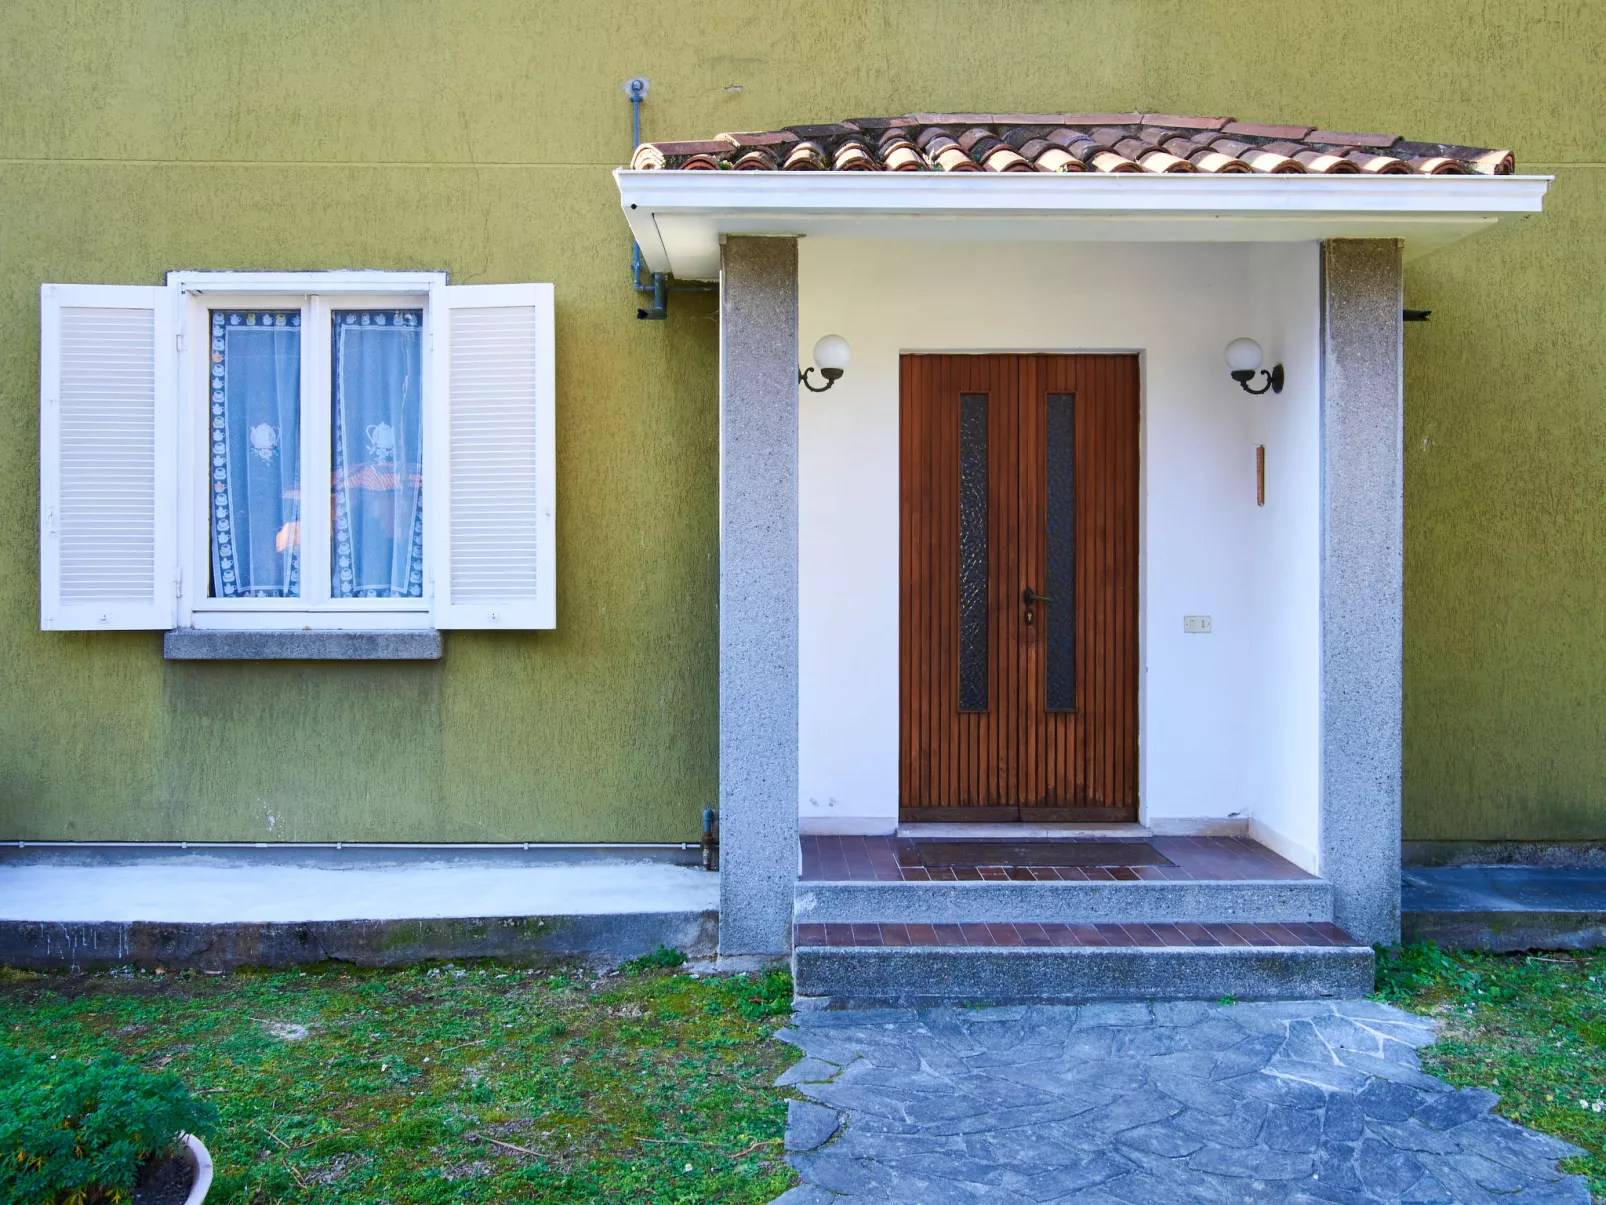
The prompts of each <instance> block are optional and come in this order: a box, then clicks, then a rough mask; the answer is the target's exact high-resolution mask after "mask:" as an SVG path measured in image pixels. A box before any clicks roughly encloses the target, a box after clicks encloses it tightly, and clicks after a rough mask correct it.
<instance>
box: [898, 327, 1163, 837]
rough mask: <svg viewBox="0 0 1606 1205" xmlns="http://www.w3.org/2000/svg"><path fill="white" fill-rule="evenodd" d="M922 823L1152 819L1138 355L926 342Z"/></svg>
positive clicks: (905, 792)
mask: <svg viewBox="0 0 1606 1205" xmlns="http://www.w3.org/2000/svg"><path fill="white" fill-rule="evenodd" d="M900 378H901V379H900V394H901V423H902V430H901V436H900V445H901V447H900V459H901V464H902V468H901V474H900V477H901V480H900V490H901V501H900V509H901V529H902V530H901V536H900V558H901V563H900V578H901V590H900V593H901V598H900V604H899V605H900V614H899V643H900V648H899V671H900V674H901V682H900V695H901V712H902V715H901V722H900V725H899V728H900V733H899V745H900V749H899V752H900V765H899V777H900V786H899V792H900V799H899V812H900V816H901V818H902V819H904V820H926V821H944V820H1016V819H1019V820H1041V821H1089V820H1110V821H1116V820H1136V819H1137V804H1138V782H1137V767H1138V759H1137V750H1138V706H1137V701H1138V628H1137V620H1138V366H1137V357H1136V356H1129V355H1126V356H1121V355H1107V356H1106V355H1088V356H1049V355H1041V356H1039V355H978V356H964V355H942V356H938V355H907V356H904V357H903V359H902V364H901V372H900Z"/></svg>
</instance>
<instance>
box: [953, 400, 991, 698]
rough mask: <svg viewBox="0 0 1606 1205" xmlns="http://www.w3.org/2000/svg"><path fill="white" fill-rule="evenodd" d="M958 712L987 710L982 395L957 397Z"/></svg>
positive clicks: (984, 406)
mask: <svg viewBox="0 0 1606 1205" xmlns="http://www.w3.org/2000/svg"><path fill="white" fill-rule="evenodd" d="M959 709H960V710H961V711H986V710H987V395H986V394H985V393H962V394H960V395H959Z"/></svg>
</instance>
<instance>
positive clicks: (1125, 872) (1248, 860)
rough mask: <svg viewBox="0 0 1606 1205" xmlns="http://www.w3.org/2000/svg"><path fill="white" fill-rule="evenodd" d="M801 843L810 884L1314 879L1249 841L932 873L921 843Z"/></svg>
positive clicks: (1197, 841)
mask: <svg viewBox="0 0 1606 1205" xmlns="http://www.w3.org/2000/svg"><path fill="white" fill-rule="evenodd" d="M800 840H801V842H802V848H803V871H802V874H801V876H800V877H801V878H802V879H803V880H804V881H806V882H890V883H898V882H904V883H953V882H966V881H977V880H986V879H992V880H1011V879H1013V880H1017V881H1022V882H1034V881H1035V882H1062V883H1067V882H1072V883H1086V882H1117V881H1121V880H1126V881H1132V880H1141V879H1151V880H1156V881H1171V882H1177V881H1188V880H1215V881H1219V880H1225V879H1309V878H1313V877H1315V876H1313V875H1310V874H1307V873H1306V872H1305V871H1303V870H1301V869H1300V868H1299V867H1297V866H1295V865H1294V864H1293V863H1292V862H1290V861H1288V860H1287V859H1286V858H1281V857H1278V856H1277V855H1276V854H1274V853H1272V852H1271V850H1269V849H1267V848H1266V847H1265V846H1264V845H1261V844H1259V843H1257V842H1254V841H1250V840H1248V839H1246V838H1242V837H1150V838H1147V839H1146V840H1147V843H1148V844H1150V845H1153V846H1154V848H1155V849H1157V850H1159V851H1160V852H1161V853H1162V854H1164V855H1165V856H1166V857H1167V858H1169V859H1171V861H1173V862H1175V863H1176V865H1175V866H1109V867H1100V866H982V867H966V866H932V867H926V866H922V865H920V858H919V855H918V853H917V852H916V851H915V843H914V840H913V839H912V838H909V837H814V836H804V837H802V838H800ZM1000 844H1001V845H1002V844H1007V843H1003V842H1001V843H1000ZM1123 944H1124V943H1123ZM1161 944H1167V943H1161ZM1274 944H1276V943H1274Z"/></svg>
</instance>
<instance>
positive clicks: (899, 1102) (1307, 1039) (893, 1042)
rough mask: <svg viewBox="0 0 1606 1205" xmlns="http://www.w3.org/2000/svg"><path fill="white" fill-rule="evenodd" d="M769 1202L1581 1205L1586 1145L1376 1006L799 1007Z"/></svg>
mask: <svg viewBox="0 0 1606 1205" xmlns="http://www.w3.org/2000/svg"><path fill="white" fill-rule="evenodd" d="M776 1036H777V1037H778V1038H780V1039H781V1040H782V1041H785V1042H789V1043H790V1044H792V1045H793V1046H795V1047H797V1048H798V1049H799V1050H800V1051H802V1052H803V1054H804V1056H805V1057H804V1058H803V1059H802V1061H801V1062H799V1063H797V1064H796V1065H795V1066H793V1067H792V1068H790V1069H789V1070H788V1071H787V1072H786V1073H785V1074H784V1075H782V1076H781V1078H780V1079H779V1080H778V1081H777V1082H778V1083H779V1084H781V1085H784V1086H790V1087H792V1088H793V1089H794V1090H795V1091H797V1092H798V1093H799V1094H800V1095H802V1096H804V1097H806V1098H808V1099H806V1100H795V1101H793V1102H792V1103H791V1105H790V1112H789V1116H788V1119H787V1132H786V1145H787V1150H788V1151H789V1152H790V1154H789V1156H788V1157H789V1159H790V1161H791V1163H792V1166H793V1167H795V1168H796V1169H797V1171H798V1173H799V1174H800V1175H801V1176H802V1178H803V1181H804V1183H803V1184H802V1185H801V1186H799V1187H797V1188H794V1189H792V1190H791V1191H790V1192H788V1193H786V1194H785V1195H783V1196H782V1197H780V1198H778V1200H777V1202H776V1205H837V1203H840V1205H847V1203H848V1202H860V1201H863V1202H908V1203H909V1205H948V1203H949V1202H963V1203H965V1205H976V1203H982V1202H985V1203H988V1205H991V1203H993V1202H999V1203H1014V1202H1020V1203H1022V1205H1026V1203H1035V1202H1064V1203H1066V1205H1070V1203H1072V1202H1074V1203H1076V1205H1133V1203H1139V1202H1141V1203H1143V1205H1157V1203H1163V1205H1172V1203H1178V1205H1180V1203H1186V1202H1212V1203H1214V1202H1222V1203H1225V1202H1233V1203H1238V1202H1253V1203H1254V1205H1260V1203H1262V1202H1280V1203H1288V1205H1295V1203H1305V1205H1315V1203H1317V1202H1322V1203H1335V1202H1336V1203H1339V1205H1348V1203H1351V1202H1353V1203H1356V1205H1360V1203H1363V1202H1364V1203H1368V1205H1370V1203H1371V1202H1401V1203H1409V1205H1428V1203H1430V1202H1458V1203H1463V1205H1479V1203H1482V1202H1489V1203H1491V1205H1495V1203H1499V1205H1540V1203H1543V1205H1553V1203H1559V1202H1566V1203H1568V1205H1588V1203H1589V1200H1590V1196H1589V1189H1588V1186H1587V1183H1586V1181H1585V1180H1584V1178H1583V1177H1581V1176H1567V1175H1563V1174H1562V1173H1561V1172H1559V1171H1558V1170H1557V1169H1556V1161H1557V1160H1558V1159H1563V1158H1568V1157H1571V1156H1574V1155H1579V1154H1582V1153H1583V1152H1582V1151H1580V1150H1578V1149H1577V1148H1576V1147H1573V1146H1570V1145H1569V1144H1567V1143H1565V1142H1561V1141H1559V1140H1558V1139H1555V1138H1550V1137H1548V1136H1546V1135H1543V1134H1538V1133H1535V1132H1534V1131H1532V1130H1528V1129H1525V1128H1523V1127H1522V1126H1519V1125H1516V1124H1514V1123H1512V1122H1509V1121H1506V1120H1505V1119H1503V1118H1500V1117H1496V1116H1494V1115H1492V1114H1491V1113H1490V1112H1489V1109H1490V1107H1491V1106H1492V1105H1494V1103H1495V1102H1496V1101H1497V1100H1498V1099H1499V1098H1498V1097H1497V1096H1496V1095H1495V1094H1494V1093H1492V1092H1486V1091H1483V1090H1481V1089H1476V1088H1468V1089H1460V1090H1457V1089H1454V1088H1451V1087H1450V1086H1449V1085H1448V1084H1446V1083H1444V1082H1443V1081H1442V1080H1438V1079H1435V1078H1433V1077H1432V1076H1429V1075H1426V1074H1424V1073H1423V1072H1422V1071H1421V1070H1420V1068H1419V1064H1418V1060H1417V1055H1416V1050H1417V1048H1418V1047H1421V1046H1425V1045H1427V1044H1429V1043H1430V1042H1432V1041H1433V1040H1434V1032H1433V1027H1432V1023H1431V1022H1430V1021H1428V1020H1427V1019H1425V1018H1423V1017H1418V1016H1413V1015H1412V1014H1410V1013H1406V1012H1402V1011H1400V1010H1399V1009H1395V1008H1391V1007H1389V1006H1387V1005H1384V1004H1378V1003H1375V1002H1372V1001H1366V1000H1347V1001H1337V1002H1325V1001H1317V1002H1303V1001H1302V1002H1298V1003H1276V1004H1234V1005H1210V1004H1202V1003H1172V1004H1091V1005H1083V1006H1081V1007H1075V1008H1070V1007H1067V1008H1049V1007H1030V1008H991V1009H964V1008H941V1009H921V1010H918V1011H908V1010H898V1011H892V1010H887V1011H879V1012H815V1013H799V1014H797V1015H796V1017H795V1019H794V1022H793V1025H792V1027H790V1028H788V1029H784V1030H782V1031H781V1032H780V1033H778V1034H777V1035H776Z"/></svg>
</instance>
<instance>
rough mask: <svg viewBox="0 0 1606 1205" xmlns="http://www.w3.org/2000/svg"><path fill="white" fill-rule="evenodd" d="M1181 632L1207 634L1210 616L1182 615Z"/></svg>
mask: <svg viewBox="0 0 1606 1205" xmlns="http://www.w3.org/2000/svg"><path fill="white" fill-rule="evenodd" d="M1182 630H1183V631H1184V632H1205V633H1208V632H1209V631H1210V616H1208V615H1184V616H1183V617H1182Z"/></svg>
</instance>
